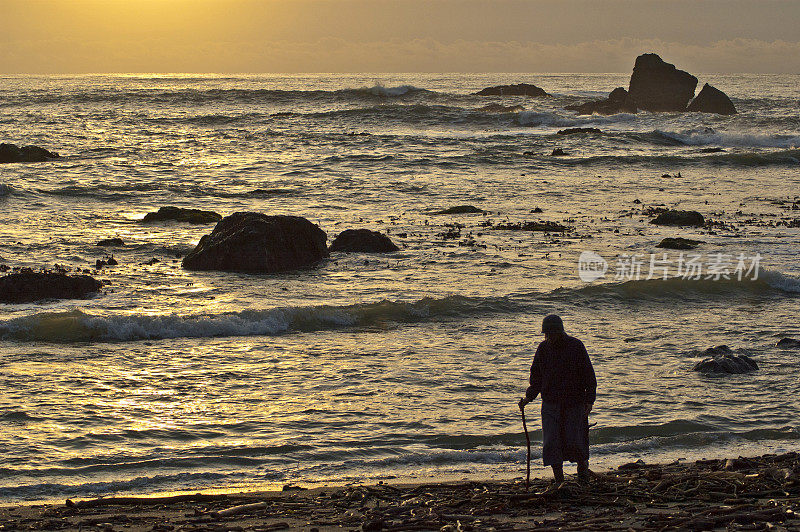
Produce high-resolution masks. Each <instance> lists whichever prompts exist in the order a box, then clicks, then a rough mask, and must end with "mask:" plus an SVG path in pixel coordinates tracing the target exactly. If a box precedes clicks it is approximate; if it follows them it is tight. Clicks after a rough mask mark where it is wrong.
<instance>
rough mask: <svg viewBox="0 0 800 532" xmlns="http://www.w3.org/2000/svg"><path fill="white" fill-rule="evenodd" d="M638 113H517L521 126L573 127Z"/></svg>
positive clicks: (631, 117)
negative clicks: (581, 114)
mask: <svg viewBox="0 0 800 532" xmlns="http://www.w3.org/2000/svg"><path fill="white" fill-rule="evenodd" d="M635 119H636V115H632V114H629V113H619V114H616V115H610V116H599V115H587V116H562V115H559V114H557V113H548V112H539V111H521V112H520V113H518V114H517V123H518V124H519V125H521V126H533V127H536V126H544V127H572V126H590V125H609V124H617V123H620V122H628V121H630V120H635Z"/></svg>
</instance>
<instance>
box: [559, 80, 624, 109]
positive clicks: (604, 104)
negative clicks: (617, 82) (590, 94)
mask: <svg viewBox="0 0 800 532" xmlns="http://www.w3.org/2000/svg"><path fill="white" fill-rule="evenodd" d="M564 109H566V110H567V111H575V112H577V113H578V114H579V115H591V114H595V113H597V114H600V115H615V114H618V113H636V112H638V109H637V107H636V103H634V101H633V100H632V99H631V97H630V95H629V94H628V91H626V90H625V89H624V88H622V87H617V88H616V89H614V90H613V91H611V94H609V95H608V98H606V99H605V100H594V101H591V102H586V103H582V104H579V105H568V106H566V107H565V108H564Z"/></svg>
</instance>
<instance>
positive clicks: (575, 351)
mask: <svg viewBox="0 0 800 532" xmlns="http://www.w3.org/2000/svg"><path fill="white" fill-rule="evenodd" d="M542 333H544V341H543V342H542V343H540V344H539V347H538V348H537V349H536V354H535V355H534V357H533V364H531V379H530V383H531V385H530V386H529V387H528V390H527V391H526V392H525V397H523V398H522V399H520V401H519V406H520V408H523V407H524V406H525V405H527V404H528V403H530V402H531V401H533V400H534V399H536V396H537V395H539V394H540V393H541V394H542V459H543V460H544V465H546V466H551V467H552V468H553V477H554V478H555V480H556V482H563V481H564V467H563V463H564V461H565V460H566V461H570V462H576V463H577V464H578V479H579V480H581V481H587V480H588V479H589V412H591V411H592V405H593V404H594V401H595V397H596V390H597V379H596V378H595V375H594V368H593V367H592V362H591V360H589V354H588V353H587V352H586V348H585V347H584V345H583V342H581V341H580V340H578V339H577V338H573V337H572V336H569V335H567V334H566V333H565V332H564V323H563V322H562V321H561V318H560V317H558V316H556V315H555V314H551V315H549V316H545V318H544V320H543V321H542Z"/></svg>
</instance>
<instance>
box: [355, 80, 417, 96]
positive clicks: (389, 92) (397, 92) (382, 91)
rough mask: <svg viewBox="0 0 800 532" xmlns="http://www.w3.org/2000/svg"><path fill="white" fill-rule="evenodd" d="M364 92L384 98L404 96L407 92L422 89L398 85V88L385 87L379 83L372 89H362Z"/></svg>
mask: <svg viewBox="0 0 800 532" xmlns="http://www.w3.org/2000/svg"><path fill="white" fill-rule="evenodd" d="M361 90H363V91H366V92H368V93H370V94H372V95H374V96H384V97H393V96H395V97H396V96H404V95H406V94H408V93H409V92H416V91H420V90H423V89H419V88H417V87H414V86H413V85H400V86H398V87H385V86H383V85H382V84H380V83H377V84H375V85H374V86H372V87H364V88H363V89H361Z"/></svg>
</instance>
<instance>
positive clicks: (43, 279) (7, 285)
mask: <svg viewBox="0 0 800 532" xmlns="http://www.w3.org/2000/svg"><path fill="white" fill-rule="evenodd" d="M102 286H103V283H101V282H100V281H98V280H97V279H95V278H93V277H90V276H88V275H67V274H65V273H58V272H33V271H26V272H20V273H12V274H9V275H6V276H4V277H0V302H3V303H30V302H33V301H40V300H43V299H84V298H86V297H88V296H89V295H91V294H93V293H95V292H97V291H98V290H100V288H101V287H102Z"/></svg>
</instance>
